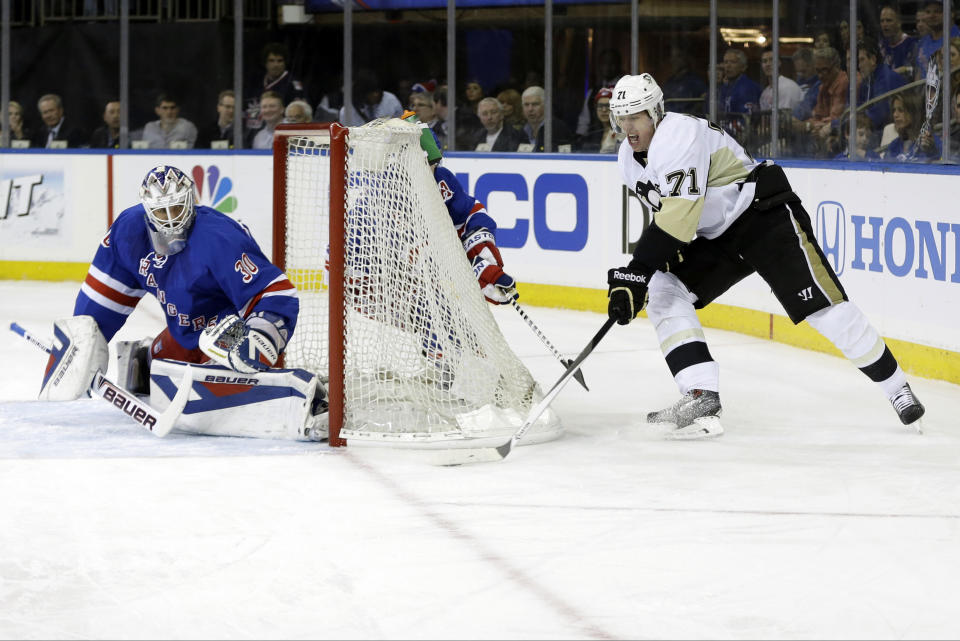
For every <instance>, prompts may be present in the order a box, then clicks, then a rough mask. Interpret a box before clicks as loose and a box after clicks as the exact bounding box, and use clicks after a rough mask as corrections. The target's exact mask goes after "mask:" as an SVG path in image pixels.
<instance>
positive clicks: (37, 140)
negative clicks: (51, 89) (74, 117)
mask: <svg viewBox="0 0 960 641" xmlns="http://www.w3.org/2000/svg"><path fill="white" fill-rule="evenodd" d="M37 110H38V111H39V112H40V119H41V120H43V127H41V128H40V130H39V131H37V133H36V135H35V137H34V139H33V145H32V146H34V147H49V146H51V143H52V142H53V141H55V140H64V141H66V143H67V147H82V146H83V145H85V144H86V143H87V140H88V139H89V138H88V136H87V133H86V132H85V131H84V130H83V129H81V128H80V127H74V126H73V123H72V122H71V121H68V120H67V119H66V117H65V116H64V110H63V100H61V99H60V96H58V95H57V94H54V93H48V94H45V95H43V96H40V100H38V101H37ZM53 146H54V147H55V146H57V145H53Z"/></svg>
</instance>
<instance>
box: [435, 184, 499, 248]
mask: <svg viewBox="0 0 960 641" xmlns="http://www.w3.org/2000/svg"><path fill="white" fill-rule="evenodd" d="M433 177H434V179H435V180H436V181H437V187H439V188H440V196H441V197H442V198H443V203H444V204H445V205H446V206H447V211H448V212H449V213H450V219H451V220H452V221H453V226H454V228H456V230H457V234H458V235H459V236H460V238H463V237H464V236H466V235H467V234H470V233H472V232H473V231H474V230H476V229H480V228H481V227H484V228H486V229H488V230H490V231H491V232H496V231H497V223H496V222H494V220H493V218H490V215H489V214H487V208H486V207H484V206H483V203H481V202H480V201H479V200H477V199H476V198H474V197H473V196H471V195H470V194H468V193H467V191H466V190H465V189H464V188H463V185H461V184H460V181H459V180H457V177H456V176H454V175H453V173H452V172H451V171H450V170H449V169H447V168H446V167H437V169H436V171H435V172H434V174H433Z"/></svg>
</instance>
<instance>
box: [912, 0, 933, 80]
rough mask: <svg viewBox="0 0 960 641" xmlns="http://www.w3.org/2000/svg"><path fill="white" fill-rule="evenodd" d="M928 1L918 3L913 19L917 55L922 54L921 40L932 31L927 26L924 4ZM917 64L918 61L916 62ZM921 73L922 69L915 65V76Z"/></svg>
mask: <svg viewBox="0 0 960 641" xmlns="http://www.w3.org/2000/svg"><path fill="white" fill-rule="evenodd" d="M925 4H926V3H924V2H921V3H920V4H918V5H917V15H916V17H915V18H914V20H913V24H914V27H915V31H916V38H917V55H918V56H919V55H920V41H921V40H923V37H924V36H925V35H927V34H928V33H930V27H928V26H927V8H926V7H925V6H924V5H925ZM914 64H916V62H914ZM919 75H920V70H919V69H917V68H916V67H914V71H913V77H914V78H916V77H917V76H919Z"/></svg>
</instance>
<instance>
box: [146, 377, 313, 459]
mask: <svg viewBox="0 0 960 641" xmlns="http://www.w3.org/2000/svg"><path fill="white" fill-rule="evenodd" d="M187 366H188V364H187V363H182V362H180V361H167V360H163V359H157V360H154V361H153V364H152V366H151V368H150V379H151V384H150V405H151V406H153V407H155V408H157V409H158V410H163V409H165V408H166V407H167V406H168V405H169V404H170V402H171V399H172V398H173V397H174V395H175V394H176V393H177V384H178V383H179V382H180V381H181V379H182V378H183V376H184V372H185V370H186V368H187ZM190 370H191V373H192V381H191V382H190V385H191V388H192V389H191V392H190V396H189V398H188V400H187V404H186V406H185V407H184V409H183V413H182V414H181V416H180V418H179V420H178V421H177V429H178V430H180V431H181V432H190V433H196V434H208V435H212V436H245V437H253V438H272V439H292V440H303V441H317V440H326V438H327V394H326V388H324V386H323V384H322V383H321V382H320V380H319V379H318V378H317V376H316V375H315V374H311V373H310V372H308V371H306V370H302V369H276V370H270V371H265V372H257V373H254V374H245V373H241V372H236V371H233V370H230V369H226V368H224V367H220V366H217V365H195V364H191V365H190Z"/></svg>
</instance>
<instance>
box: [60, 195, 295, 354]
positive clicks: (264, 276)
mask: <svg viewBox="0 0 960 641" xmlns="http://www.w3.org/2000/svg"><path fill="white" fill-rule="evenodd" d="M147 292H150V293H151V294H153V295H154V296H156V298H157V300H158V301H159V303H160V305H161V307H162V308H163V311H164V315H165V316H166V320H167V328H168V329H169V330H170V334H171V335H172V336H173V337H174V339H175V340H176V341H177V342H178V343H179V344H180V345H181V346H182V347H184V348H186V349H191V350H192V349H196V348H197V344H198V341H199V338H200V332H202V331H203V329H204V328H205V327H207V326H208V325H213V324H216V323H217V321H218V320H220V319H222V318H224V316H226V315H228V314H239V315H240V317H241V318H246V317H247V316H249V315H250V314H252V313H255V312H260V311H270V312H273V313H275V314H278V315H280V316H281V317H283V318H284V319H285V320H286V323H287V328H288V330H289V332H290V335H291V336H292V335H293V330H294V327H295V326H296V322H297V313H298V312H299V310H300V302H299V300H298V299H297V291H296V288H294V286H293V284H292V283H291V282H290V281H289V280H288V279H287V277H286V276H285V275H284V274H283V272H281V271H280V269H279V268H278V267H276V266H275V265H274V264H272V263H271V262H270V261H268V260H267V258H266V257H265V256H264V255H263V252H262V251H260V247H259V246H258V245H257V243H256V241H254V240H253V237H251V236H250V234H249V232H248V231H247V230H246V229H245V228H244V227H242V226H241V225H240V224H239V223H237V222H236V221H234V220H233V219H231V218H229V217H228V216H225V215H223V214H221V213H220V212H218V211H215V210H213V209H211V208H209V207H202V206H198V207H197V216H196V219H195V220H194V223H193V229H192V231H191V232H190V237H189V240H188V241H187V245H186V247H185V248H184V249H183V251H181V252H179V253H177V254H174V255H172V256H164V255H161V254H157V253H156V252H155V251H154V249H153V245H152V244H151V243H150V237H149V235H148V232H147V226H146V224H145V222H144V209H143V205H139V204H138V205H136V206H134V207H130V208H128V209H125V210H124V211H123V212H122V213H121V214H120V215H119V216H118V217H117V220H116V221H115V222H114V223H113V225H112V226H111V227H110V230H109V231H108V232H107V235H106V236H105V237H104V238H103V240H102V241H101V242H100V247H99V248H98V249H97V253H96V255H95V256H94V258H93V263H92V264H91V265H90V271H89V272H88V273H87V277H86V280H84V282H83V285H82V286H81V287H80V293H79V294H78V295H77V301H76V304H75V305H74V310H73V313H74V315H80V314H88V315H90V316H93V317H94V319H96V321H97V324H98V325H99V326H100V331H101V332H103V336H104V338H106V339H107V341H109V340H110V339H111V338H112V337H113V335H114V334H116V333H117V330H119V329H120V328H121V327H122V326H123V324H124V323H125V322H126V320H127V316H129V315H130V314H131V313H132V312H133V310H134V308H135V307H136V305H137V303H138V302H140V299H141V298H142V297H143V295H144V294H146V293H147Z"/></svg>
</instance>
